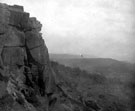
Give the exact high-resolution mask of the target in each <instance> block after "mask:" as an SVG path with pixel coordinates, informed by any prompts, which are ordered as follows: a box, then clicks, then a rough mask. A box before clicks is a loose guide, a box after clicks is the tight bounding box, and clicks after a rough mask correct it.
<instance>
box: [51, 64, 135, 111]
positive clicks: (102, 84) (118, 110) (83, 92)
mask: <svg viewBox="0 0 135 111" xmlns="http://www.w3.org/2000/svg"><path fill="white" fill-rule="evenodd" d="M51 65H52V68H53V69H54V71H55V73H56V74H57V76H56V77H57V79H59V82H60V84H61V85H62V87H63V88H64V90H66V91H67V92H68V94H69V95H70V96H72V97H73V98H75V99H76V100H78V101H83V100H87V99H89V100H92V101H95V102H96V103H97V104H98V105H99V106H100V107H101V109H102V111H134V110H132V108H131V105H132V104H131V103H133V101H132V99H131V98H133V97H134V94H133V90H132V89H133V87H134V82H133V81H132V82H133V83H132V82H131V81H121V80H120V79H118V78H107V77H106V76H104V75H103V74H101V73H96V72H91V73H89V72H87V71H84V70H81V69H80V68H70V67H68V66H64V65H61V64H59V63H57V62H51ZM131 75H133V73H132V74H131Z"/></svg>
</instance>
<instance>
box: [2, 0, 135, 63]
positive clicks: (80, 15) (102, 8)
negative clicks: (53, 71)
mask: <svg viewBox="0 0 135 111" xmlns="http://www.w3.org/2000/svg"><path fill="white" fill-rule="evenodd" d="M0 1H1V2H4V3H8V4H20V5H23V6H24V9H25V11H27V12H30V14H31V16H34V17H37V19H38V20H40V21H41V23H42V24H43V29H42V33H43V37H44V39H45V42H46V44H47V47H48V49H49V52H51V53H70V54H89V55H95V56H99V57H109V58H115V59H121V60H130V61H132V60H135V57H134V56H135V37H134V35H135V8H134V7H135V0H0Z"/></svg>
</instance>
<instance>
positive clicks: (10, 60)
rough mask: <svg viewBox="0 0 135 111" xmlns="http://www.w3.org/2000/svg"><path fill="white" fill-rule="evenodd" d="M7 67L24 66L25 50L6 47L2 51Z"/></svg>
mask: <svg viewBox="0 0 135 111" xmlns="http://www.w3.org/2000/svg"><path fill="white" fill-rule="evenodd" d="M1 55H2V60H3V64H4V65H5V66H7V65H8V66H16V65H24V58H25V50H24V48H21V47H5V48H4V49H3V51H2V54H1Z"/></svg>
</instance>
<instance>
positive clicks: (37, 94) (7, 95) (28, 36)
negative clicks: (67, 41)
mask: <svg viewBox="0 0 135 111" xmlns="http://www.w3.org/2000/svg"><path fill="white" fill-rule="evenodd" d="M41 27H42V24H41V23H40V22H39V21H38V20H36V18H33V17H30V16H29V13H27V12H24V9H23V7H22V6H17V5H14V6H9V5H6V4H0V88H1V89H0V111H83V110H84V111H86V110H87V111H91V110H92V109H91V108H88V107H87V106H85V105H84V104H82V103H81V102H78V100H75V99H74V98H73V97H72V96H70V95H68V94H67V93H66V91H64V89H63V88H62V87H61V86H59V82H58V80H57V79H56V76H55V73H54V71H53V70H52V68H51V66H50V61H49V55H48V50H47V47H46V45H45V43H44V40H43V38H42V34H41V33H40V31H41ZM76 108H78V109H76ZM88 109H89V110H88Z"/></svg>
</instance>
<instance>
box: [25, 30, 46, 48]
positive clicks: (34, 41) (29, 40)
mask: <svg viewBox="0 0 135 111" xmlns="http://www.w3.org/2000/svg"><path fill="white" fill-rule="evenodd" d="M25 37H26V45H27V47H28V49H30V50H31V49H34V48H38V47H40V46H41V45H44V41H43V39H42V37H41V34H39V33H38V32H37V31H29V32H26V33H25ZM45 50H46V49H45Z"/></svg>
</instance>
